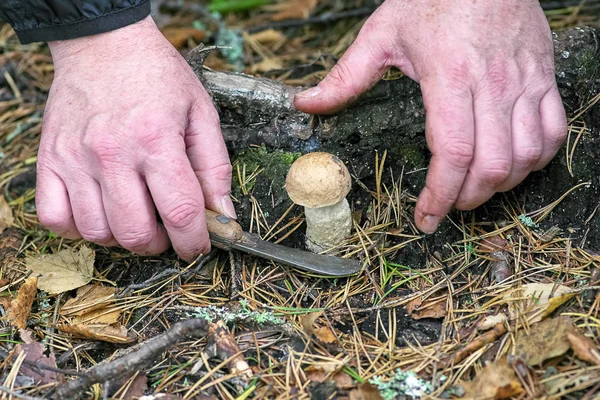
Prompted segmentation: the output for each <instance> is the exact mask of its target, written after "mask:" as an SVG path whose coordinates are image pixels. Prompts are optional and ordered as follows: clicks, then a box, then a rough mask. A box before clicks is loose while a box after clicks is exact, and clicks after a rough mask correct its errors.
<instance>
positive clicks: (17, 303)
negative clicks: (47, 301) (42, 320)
mask: <svg viewBox="0 0 600 400" xmlns="http://www.w3.org/2000/svg"><path fill="white" fill-rule="evenodd" d="M36 294H37V277H35V276H30V277H29V278H27V279H26V280H25V282H24V283H23V284H22V285H21V287H20V288H19V292H18V293H17V297H16V298H15V299H14V300H13V301H11V303H10V311H9V312H8V319H9V320H10V322H11V323H12V324H13V325H14V326H16V327H17V328H19V329H25V328H26V327H27V318H29V314H30V313H31V306H32V305H33V301H34V300H35V295H36Z"/></svg>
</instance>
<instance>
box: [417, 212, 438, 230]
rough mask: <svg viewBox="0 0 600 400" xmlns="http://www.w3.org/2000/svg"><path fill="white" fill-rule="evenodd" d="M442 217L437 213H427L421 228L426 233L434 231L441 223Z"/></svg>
mask: <svg viewBox="0 0 600 400" xmlns="http://www.w3.org/2000/svg"><path fill="white" fill-rule="evenodd" d="M440 220H441V218H440V217H437V216H435V215H426V216H424V217H423V220H422V223H421V230H422V231H423V232H425V233H434V232H435V231H436V230H437V228H438V226H439V225H440Z"/></svg>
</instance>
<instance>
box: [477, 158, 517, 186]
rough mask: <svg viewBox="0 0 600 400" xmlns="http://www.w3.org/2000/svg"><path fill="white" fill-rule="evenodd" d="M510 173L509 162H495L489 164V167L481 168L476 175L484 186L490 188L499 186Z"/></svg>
mask: <svg viewBox="0 0 600 400" xmlns="http://www.w3.org/2000/svg"><path fill="white" fill-rule="evenodd" d="M510 171H511V165H510V162H508V161H506V160H497V161H491V162H489V165H488V166H486V167H484V168H482V170H481V171H480V172H479V173H478V175H479V177H480V179H481V180H482V181H483V182H485V183H486V184H488V185H490V186H499V185H501V184H502V183H503V182H504V181H505V180H506V178H508V177H509V175H510Z"/></svg>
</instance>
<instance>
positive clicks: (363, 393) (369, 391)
mask: <svg viewBox="0 0 600 400" xmlns="http://www.w3.org/2000/svg"><path fill="white" fill-rule="evenodd" d="M350 400H383V397H381V394H380V393H379V389H377V386H375V385H372V384H370V383H363V384H360V385H358V387H357V388H356V389H354V390H352V391H351V392H350Z"/></svg>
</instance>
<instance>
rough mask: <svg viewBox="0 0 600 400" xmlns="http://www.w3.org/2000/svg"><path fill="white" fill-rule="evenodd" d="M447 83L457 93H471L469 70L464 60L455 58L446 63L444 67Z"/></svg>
mask: <svg viewBox="0 0 600 400" xmlns="http://www.w3.org/2000/svg"><path fill="white" fill-rule="evenodd" d="M444 74H445V75H446V79H447V80H448V85H449V86H450V88H451V89H453V91H455V92H457V93H466V94H469V95H470V94H471V89H470V77H471V70H470V68H469V63H468V62H467V61H466V60H456V61H453V62H451V63H449V64H448V66H447V67H446V68H445V69H444Z"/></svg>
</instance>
